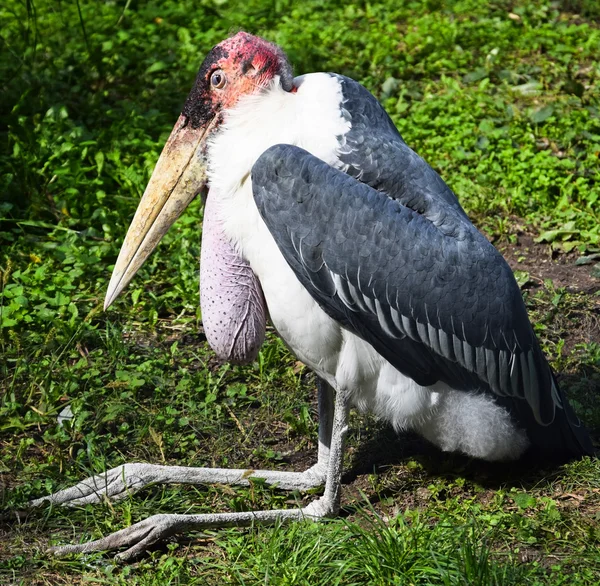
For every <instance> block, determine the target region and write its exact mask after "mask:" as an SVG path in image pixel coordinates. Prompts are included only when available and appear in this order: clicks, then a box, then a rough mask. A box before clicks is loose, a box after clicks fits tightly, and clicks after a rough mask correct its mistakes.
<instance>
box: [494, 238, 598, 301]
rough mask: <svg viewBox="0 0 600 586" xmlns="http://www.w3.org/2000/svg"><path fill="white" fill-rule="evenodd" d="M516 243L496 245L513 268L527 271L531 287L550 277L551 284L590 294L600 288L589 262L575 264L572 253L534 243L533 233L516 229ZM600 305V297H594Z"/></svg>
mask: <svg viewBox="0 0 600 586" xmlns="http://www.w3.org/2000/svg"><path fill="white" fill-rule="evenodd" d="M517 238H518V240H517V243H516V244H506V245H503V246H497V248H498V250H500V252H501V253H502V254H503V256H504V258H505V259H506V260H507V261H508V264H509V265H510V268H511V269H512V270H513V271H526V272H527V273H529V276H530V278H531V282H532V286H533V287H540V286H541V285H542V284H543V283H544V281H545V280H547V279H550V280H551V281H552V282H553V283H554V286H555V287H565V288H566V289H567V290H568V291H573V292H581V293H587V294H590V295H594V294H595V293H597V292H598V291H600V279H596V278H594V277H593V276H592V274H591V273H592V267H593V265H580V266H579V265H576V264H575V261H576V260H577V257H578V255H577V254H576V253H569V254H557V253H556V252H554V251H552V248H551V247H550V246H548V245H547V244H538V243H537V242H535V241H534V238H533V236H531V235H530V234H525V233H523V232H521V233H519V234H518V236H517ZM598 304H599V306H600V298H599V299H598Z"/></svg>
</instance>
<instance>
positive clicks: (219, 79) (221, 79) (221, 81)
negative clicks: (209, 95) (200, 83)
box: [210, 69, 227, 90]
mask: <svg viewBox="0 0 600 586" xmlns="http://www.w3.org/2000/svg"><path fill="white" fill-rule="evenodd" d="M226 83H227V79H226V78H225V74H224V73H223V72H222V71H221V70H220V69H217V70H216V71H213V72H212V74H211V76H210V85H212V86H213V87H214V88H215V89H218V90H220V89H221V88H222V87H224V86H225V84H226Z"/></svg>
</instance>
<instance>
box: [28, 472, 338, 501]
mask: <svg viewBox="0 0 600 586" xmlns="http://www.w3.org/2000/svg"><path fill="white" fill-rule="evenodd" d="M326 472H327V466H326V464H325V463H324V462H317V464H315V465H314V466H312V467H311V468H309V469H308V470H305V471H304V472H285V471H279V470H244V469H228V468H190V467H187V466H161V465H157V464H138V463H131V464H123V465H122V466H117V467H116V468H113V469H112V470H108V471H107V472H104V473H102V474H98V475H96V476H91V477H89V478H86V479H85V480H82V481H81V482H80V483H79V484H76V485H75V486H72V487H70V488H65V489H64V490H60V491H58V492H55V493H54V494H51V495H48V496H44V497H41V498H38V499H35V500H33V501H31V502H30V503H29V506H32V507H36V506H39V505H42V504H44V503H46V502H47V503H51V504H54V505H63V506H67V507H73V506H78V505H87V504H89V503H99V502H102V501H103V500H105V499H108V500H120V499H123V498H125V497H127V496H129V495H131V494H134V493H136V492H137V491H139V490H140V489H142V488H143V487H145V486H148V485H149V484H157V483H165V484H195V485H207V484H228V485H233V484H237V485H244V486H247V485H248V484H250V481H251V480H263V481H264V482H265V483H266V484H268V485H269V486H277V487H279V488H281V489H284V490H309V489H312V488H317V487H319V486H322V485H323V484H324V483H325V478H326Z"/></svg>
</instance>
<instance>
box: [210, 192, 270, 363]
mask: <svg viewBox="0 0 600 586" xmlns="http://www.w3.org/2000/svg"><path fill="white" fill-rule="evenodd" d="M200 254H201V256H200V307H201V309H202V325H203V327H204V333H205V335H206V339H207V341H208V343H209V344H210V347H211V348H212V349H213V350H214V352H215V354H216V355H217V356H218V357H219V358H220V359H221V360H224V361H227V362H233V363H235V364H248V363H250V362H252V361H253V360H254V359H255V358H256V357H257V355H258V351H259V350H260V347H261V346H262V344H263V342H264V339H265V329H266V307H265V300H264V297H263V293H262V289H261V286H260V283H259V281H258V279H257V278H256V275H255V274H254V272H253V271H252V269H251V268H250V265H249V264H248V262H247V261H246V260H244V259H243V258H242V257H241V256H240V255H239V254H238V253H237V252H236V251H235V250H234V249H233V247H232V245H231V243H230V242H229V240H228V239H227V237H226V236H225V234H224V232H223V221H222V219H221V216H220V213H219V201H218V195H217V194H215V193H214V191H212V192H211V193H210V194H209V196H208V198H207V202H206V207H205V210H204V222H203V226H202V247H201V253H200Z"/></svg>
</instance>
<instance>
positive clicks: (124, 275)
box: [104, 32, 293, 309]
mask: <svg viewBox="0 0 600 586" xmlns="http://www.w3.org/2000/svg"><path fill="white" fill-rule="evenodd" d="M277 83H279V84H281V87H282V88H283V89H284V90H285V91H293V83H292V70H291V67H290V65H289V63H288V61H287V59H286V56H285V54H284V53H283V51H282V50H281V49H280V48H279V47H277V45H274V44H272V43H269V42H268V41H265V40H264V39H261V38H259V37H255V36H253V35H250V34H248V33H244V32H240V33H238V34H236V35H235V36H233V37H230V38H228V39H225V40H224V41H223V42H221V43H219V44H218V45H217V46H216V47H214V48H213V49H212V50H211V51H210V52H209V53H208V55H207V56H206V58H205V59H204V62H203V63H202V65H201V67H200V71H199V72H198V76H197V77H196V82H195V83H194V87H193V88H192V90H191V92H190V94H189V96H188V97H187V100H186V101H185V104H184V106H183V110H182V112H181V115H180V116H179V119H178V120H177V123H176V124H175V127H174V128H173V131H172V132H171V135H170V136H169V139H168V140H167V142H166V144H165V146H164V148H163V151H162V153H161V155H160V158H159V159H158V162H157V164H156V167H155V168H154V172H153V173H152V177H151V178H150V182H149V183H148V186H147V187H146V191H145V192H144V195H143V196H142V199H141V201H140V203H139V206H138V209H137V211H136V213H135V216H134V218H133V221H132V222H131V225H130V227H129V230H128V232H127V236H126V237H125V241H124V242H123V246H122V247H121V252H120V253H119V258H118V259H117V263H116V264H115V268H114V270H113V274H112V277H111V279H110V284H109V285H108V291H107V292H106V298H105V301H104V308H105V309H106V308H107V307H108V306H109V305H110V304H111V303H112V302H113V301H114V300H115V299H116V298H117V296H118V295H119V293H120V292H121V291H122V290H123V289H124V288H125V287H126V286H127V284H128V283H129V281H131V279H132V278H133V276H134V275H135V273H136V272H137V271H138V270H139V268H140V267H141V266H142V264H143V263H144V261H145V260H146V259H147V258H148V256H149V255H150V253H151V252H152V251H153V250H154V248H155V247H156V245H157V244H158V243H159V242H160V239H161V238H162V237H163V236H164V235H165V233H166V232H167V230H168V229H169V228H170V227H171V225H172V224H173V222H175V220H176V219H177V218H178V217H179V216H180V215H181V214H182V213H183V211H184V210H185V208H186V207H187V205H188V204H189V203H190V202H191V201H192V199H194V197H195V196H196V195H197V194H198V193H200V192H201V191H202V190H203V189H204V188H205V187H206V183H207V163H206V149H207V144H208V139H209V138H210V137H211V136H212V135H213V134H214V133H215V132H218V129H219V127H220V125H221V123H222V121H223V119H224V117H225V116H226V113H227V110H229V109H231V108H232V107H234V106H235V105H236V104H237V103H238V102H239V100H240V98H241V97H243V96H247V95H253V94H257V93H260V92H262V91H265V90H267V89H269V88H270V87H272V85H273V84H277Z"/></svg>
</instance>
